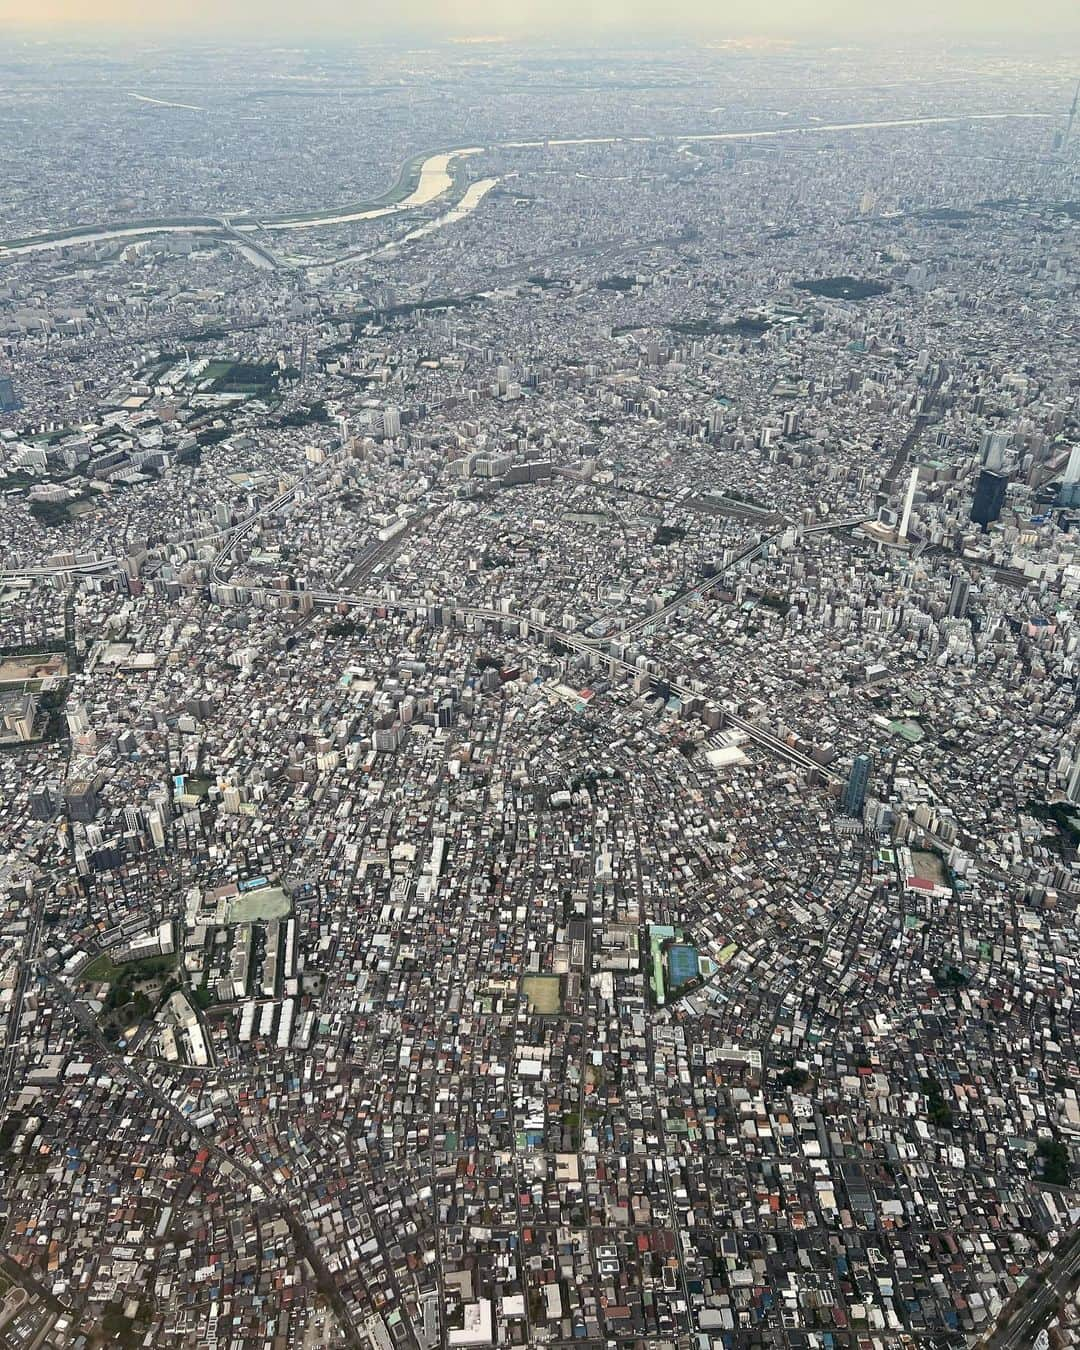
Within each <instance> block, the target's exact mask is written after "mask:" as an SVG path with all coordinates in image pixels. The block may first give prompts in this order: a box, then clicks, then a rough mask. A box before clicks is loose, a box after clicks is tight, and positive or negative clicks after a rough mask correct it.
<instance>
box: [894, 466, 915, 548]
mask: <svg viewBox="0 0 1080 1350" xmlns="http://www.w3.org/2000/svg"><path fill="white" fill-rule="evenodd" d="M918 486H919V466H918V465H917V464H916V465H915V467H914V468H913V469H912V471H911V477H910V479H909V480H908V490H907V496H906V497H905V498H904V513H903V515H902V516H901V517H900V534H899V536H898V537H899V538H900V539H906V538H907V532H908V526H909V525H910V524H911V508H912V506H913V504H914V502H915V489H916V488H917V487H918Z"/></svg>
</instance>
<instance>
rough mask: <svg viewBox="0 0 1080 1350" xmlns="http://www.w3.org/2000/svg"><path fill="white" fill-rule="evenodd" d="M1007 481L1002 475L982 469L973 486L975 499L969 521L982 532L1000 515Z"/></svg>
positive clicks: (1007, 484)
mask: <svg viewBox="0 0 1080 1350" xmlns="http://www.w3.org/2000/svg"><path fill="white" fill-rule="evenodd" d="M1008 486H1009V480H1008V478H1006V476H1005V475H1004V474H1003V473H994V472H993V471H992V470H990V469H983V470H982V472H981V473H980V474H979V478H978V481H977V482H976V484H975V497H974V499H973V501H972V503H971V519H972V520H973V521H975V523H976V524H977V525H981V526H982V527H983V529H984V530H986V529H988V528H989V526H990V525H992V524H993V522H994V521H995V520H997V518H998V517H999V516H1000V515H1001V508H1002V507H1003V506H1004V505H1005V490H1006V488H1007V487H1008Z"/></svg>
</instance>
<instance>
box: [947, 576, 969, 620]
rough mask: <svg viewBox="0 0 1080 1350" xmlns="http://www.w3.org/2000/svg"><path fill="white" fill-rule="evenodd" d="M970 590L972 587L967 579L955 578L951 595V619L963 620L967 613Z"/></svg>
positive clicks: (949, 613)
mask: <svg viewBox="0 0 1080 1350" xmlns="http://www.w3.org/2000/svg"><path fill="white" fill-rule="evenodd" d="M970 589H971V586H970V583H969V582H968V579H967V577H965V576H959V577H954V578H953V584H952V592H951V594H950V595H949V610H948V615H949V618H950V619H962V618H963V617H964V615H965V614H966V613H967V607H968V592H969V591H970Z"/></svg>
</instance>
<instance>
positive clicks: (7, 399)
mask: <svg viewBox="0 0 1080 1350" xmlns="http://www.w3.org/2000/svg"><path fill="white" fill-rule="evenodd" d="M18 406H19V400H18V399H17V398H16V397H15V382H14V380H12V378H11V376H10V375H0V412H14V411H15V409H16V408H17V407H18Z"/></svg>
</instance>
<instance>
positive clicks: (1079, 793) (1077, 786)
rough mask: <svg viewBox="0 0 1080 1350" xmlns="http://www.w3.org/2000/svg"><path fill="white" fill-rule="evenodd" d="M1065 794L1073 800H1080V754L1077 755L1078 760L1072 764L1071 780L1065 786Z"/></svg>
mask: <svg viewBox="0 0 1080 1350" xmlns="http://www.w3.org/2000/svg"><path fill="white" fill-rule="evenodd" d="M1065 795H1066V797H1068V799H1069V801H1071V802H1080V754H1078V755H1077V756H1076V762H1075V764H1073V766H1072V771H1071V772H1070V774H1069V782H1068V785H1067V787H1066V788H1065Z"/></svg>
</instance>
